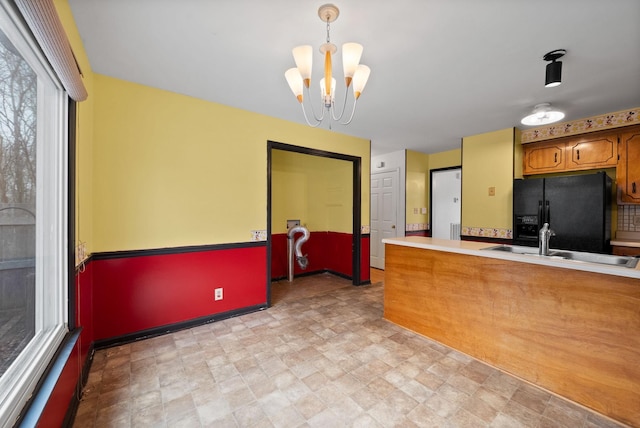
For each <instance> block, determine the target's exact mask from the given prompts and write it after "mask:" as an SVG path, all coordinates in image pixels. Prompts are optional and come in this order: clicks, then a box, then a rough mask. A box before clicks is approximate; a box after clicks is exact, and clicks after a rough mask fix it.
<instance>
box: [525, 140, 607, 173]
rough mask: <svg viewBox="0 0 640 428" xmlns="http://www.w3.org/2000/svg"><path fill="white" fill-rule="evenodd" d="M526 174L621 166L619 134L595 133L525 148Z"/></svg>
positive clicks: (529, 145)
mask: <svg viewBox="0 0 640 428" xmlns="http://www.w3.org/2000/svg"><path fill="white" fill-rule="evenodd" d="M523 151H524V168H523V173H524V174H525V175H531V174H544V173H548V172H564V171H580V170H585V169H596V168H612V167H615V166H616V164H617V163H618V133H617V132H615V131H613V132H612V131H604V132H594V133H590V134H582V135H577V136H572V137H565V138H558V139H556V140H552V141H543V142H540V143H529V144H525V145H524V146H523Z"/></svg>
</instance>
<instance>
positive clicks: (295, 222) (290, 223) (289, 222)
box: [287, 220, 300, 230]
mask: <svg viewBox="0 0 640 428" xmlns="http://www.w3.org/2000/svg"><path fill="white" fill-rule="evenodd" d="M296 226H300V220H287V230H289V229H291V228H292V227H296Z"/></svg>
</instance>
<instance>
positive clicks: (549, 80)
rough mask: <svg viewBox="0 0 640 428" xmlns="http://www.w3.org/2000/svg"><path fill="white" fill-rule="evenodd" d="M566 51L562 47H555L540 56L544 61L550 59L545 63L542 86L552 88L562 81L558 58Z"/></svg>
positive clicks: (560, 65)
mask: <svg viewBox="0 0 640 428" xmlns="http://www.w3.org/2000/svg"><path fill="white" fill-rule="evenodd" d="M566 53H567V51H566V50H564V49H556V50H555V51H551V52H549V53H547V54H545V56H544V57H542V58H543V59H544V60H545V61H551V62H550V63H549V64H547V70H546V73H545V78H544V86H545V87H546V88H553V87H555V86H559V85H560V84H561V83H562V61H558V59H560V58H562V57H563V56H564V54H566Z"/></svg>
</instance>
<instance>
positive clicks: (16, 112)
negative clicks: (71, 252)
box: [0, 2, 68, 426]
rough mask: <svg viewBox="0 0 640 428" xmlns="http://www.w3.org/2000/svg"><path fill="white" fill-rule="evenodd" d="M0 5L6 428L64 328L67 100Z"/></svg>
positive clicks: (1, 335)
mask: <svg viewBox="0 0 640 428" xmlns="http://www.w3.org/2000/svg"><path fill="white" fill-rule="evenodd" d="M7 3H8V2H6V3H5V2H3V3H1V4H0V248H1V249H0V426H4V424H8V426H11V425H13V424H14V422H15V421H16V419H17V417H18V414H19V413H20V411H21V410H22V408H23V407H24V405H25V403H26V401H27V400H28V398H29V397H30V395H31V393H32V392H33V390H34V388H35V386H36V383H37V382H38V380H39V379H40V377H41V376H42V374H43V373H44V371H45V369H46V367H47V365H48V364H49V362H50V361H51V359H52V358H53V356H54V354H55V352H56V350H57V348H58V346H59V345H60V343H61V342H62V340H63V338H64V336H65V334H66V333H67V331H68V327H67V317H68V308H67V291H68V288H67V271H66V266H67V262H66V258H67V252H66V246H67V242H66V237H67V233H66V232H67V227H68V225H67V222H68V221H67V212H66V209H67V208H66V207H67V203H66V202H67V190H66V189H67V164H66V159H67V156H66V153H67V152H66V150H67V149H66V135H67V129H66V115H67V110H66V95H65V92H64V90H63V89H62V87H61V86H60V84H59V82H58V80H57V79H56V78H55V76H54V74H53V72H52V71H51V70H50V67H49V65H48V63H47V61H46V60H45V59H44V58H43V56H42V55H41V53H40V52H39V50H38V48H37V45H36V43H35V42H34V41H32V40H31V38H30V37H31V36H30V33H29V31H28V30H26V29H25V28H24V27H23V24H22V20H21V19H20V18H19V17H18V15H17V13H16V12H15V10H14V9H13V7H12V6H11V5H7Z"/></svg>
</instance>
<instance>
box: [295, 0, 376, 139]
mask: <svg viewBox="0 0 640 428" xmlns="http://www.w3.org/2000/svg"><path fill="white" fill-rule="evenodd" d="M339 14H340V10H339V9H338V8H337V7H336V6H334V5H332V4H325V5H322V6H320V8H319V9H318V16H319V17H320V19H321V20H322V21H323V22H326V23H327V41H326V43H324V44H322V45H321V46H320V53H321V54H322V55H324V78H323V79H322V80H320V91H321V93H320V96H321V102H322V104H321V111H320V114H319V115H318V114H316V111H315V110H314V108H313V103H310V105H311V113H312V114H313V117H312V120H309V117H308V116H307V112H306V110H305V108H304V103H303V99H304V97H303V95H302V92H303V87H305V88H306V92H307V96H308V97H309V98H311V95H310V90H309V86H310V84H311V65H312V62H313V53H312V51H313V48H312V47H311V46H310V45H303V46H298V47H295V48H293V50H292V52H293V59H294V60H295V63H296V67H293V68H290V69H289V70H287V71H286V72H285V74H284V76H285V78H286V79H287V83H289V87H290V88H291V91H292V92H293V94H294V95H295V96H296V98H297V99H298V102H299V103H300V106H301V107H302V114H303V115H304V118H305V120H306V121H307V124H308V125H309V126H312V127H314V128H315V127H317V126H318V125H320V124H321V123H322V122H323V120H324V119H325V117H328V118H329V120H330V121H331V120H334V121H337V122H339V123H340V124H341V125H348V124H349V123H351V120H352V119H353V115H354V113H355V111H356V104H357V101H358V98H359V97H360V95H361V94H362V91H363V89H364V86H365V85H366V84H367V80H368V79H369V74H370V73H371V69H370V68H369V67H367V66H366V65H362V64H359V63H360V57H361V56H362V50H363V47H362V45H361V44H359V43H345V44H344V45H342V68H343V71H344V81H345V94H344V103H343V105H342V109H341V111H340V113H339V114H338V113H337V111H336V110H337V109H336V108H335V92H336V79H334V78H333V77H332V75H333V70H332V64H331V56H332V55H333V54H335V53H336V52H337V51H338V48H337V47H336V45H334V44H333V43H331V39H330V37H329V32H330V29H331V28H330V24H331V23H332V22H333V21H335V20H336V19H337V18H338V15H339ZM327 82H329V84H327ZM350 86H351V87H352V88H353V108H352V109H351V114H350V115H349V119H348V120H346V121H345V122H341V121H342V117H343V116H344V113H345V111H346V110H347V108H346V107H347V98H348V92H349V91H348V90H349V87H350Z"/></svg>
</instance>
